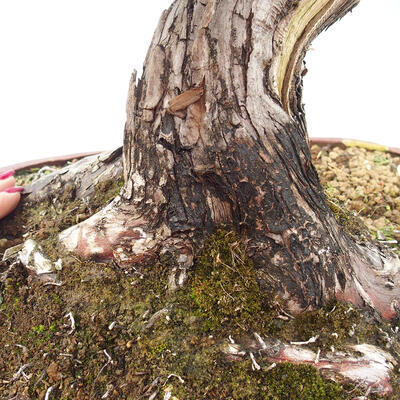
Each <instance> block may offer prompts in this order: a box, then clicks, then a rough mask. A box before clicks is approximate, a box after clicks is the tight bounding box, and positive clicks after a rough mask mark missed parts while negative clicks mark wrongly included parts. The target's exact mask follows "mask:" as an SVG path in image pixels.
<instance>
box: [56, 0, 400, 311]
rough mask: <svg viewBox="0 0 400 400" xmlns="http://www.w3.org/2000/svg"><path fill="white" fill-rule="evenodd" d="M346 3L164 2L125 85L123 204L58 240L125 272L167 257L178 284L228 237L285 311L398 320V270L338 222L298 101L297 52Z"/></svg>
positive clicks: (349, 0)
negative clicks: (367, 311) (243, 246)
mask: <svg viewBox="0 0 400 400" xmlns="http://www.w3.org/2000/svg"><path fill="white" fill-rule="evenodd" d="M357 3H358V1H357V0H317V1H310V0H297V1H282V0H246V1H244V0H239V1H223V2H221V1H216V0H210V1H207V2H202V1H189V0H177V1H175V2H174V3H173V4H172V5H171V7H170V8H169V9H168V10H167V11H164V13H163V14H162V16H161V19H160V21H159V24H158V26H157V29H156V31H155V33H154V37H153V40H152V43H151V46H150V48H149V51H148V54H147V57H146V60H145V64H144V72H143V75H142V77H141V78H140V79H139V80H138V81H137V80H136V73H133V75H132V79H131V82H130V87H129V95H128V102H127V121H126V126H125V136H124V144H123V174H124V179H125V184H124V186H123V188H122V190H121V192H120V195H119V196H118V197H117V198H116V199H115V200H114V201H113V202H112V203H111V204H110V205H109V206H107V207H106V208H105V209H103V210H102V211H100V212H99V213H97V214H95V215H94V216H92V217H91V218H89V219H87V220H86V221H84V222H82V223H80V224H78V225H75V226H72V227H71V228H69V229H67V230H66V231H64V232H63V233H62V234H61V235H60V237H59V240H60V242H61V243H62V244H63V245H64V246H66V247H67V249H69V250H70V251H73V252H76V253H78V254H80V255H81V256H84V257H92V256H95V257H98V258H114V259H115V260H116V262H118V263H122V264H135V263H149V264H151V261H152V260H154V258H156V257H157V255H158V254H160V253H164V252H169V253H170V254H173V256H174V258H175V260H176V265H177V266H178V268H176V269H174V273H175V274H176V276H175V278H176V280H177V281H180V282H182V280H184V279H183V278H182V277H181V275H182V274H183V276H184V271H185V270H186V269H188V268H190V267H191V265H192V263H193V258H194V256H195V254H196V252H197V251H198V249H200V248H201V246H202V244H203V242H204V240H205V239H206V238H207V237H208V236H209V235H210V234H211V233H212V232H214V231H215V230H216V229H217V228H218V227H220V226H229V227H231V228H233V229H234V230H236V231H237V232H238V233H240V234H241V235H242V236H243V237H245V238H246V240H247V241H248V246H247V248H248V253H249V254H248V255H249V256H251V258H252V259H253V261H254V264H255V266H256V268H257V279H258V284H259V285H260V287H261V289H262V290H273V291H275V292H277V293H278V294H279V295H280V297H281V298H282V299H283V301H284V302H285V303H286V307H287V309H288V310H290V311H291V312H300V311H302V310H306V309H312V308H317V307H320V306H322V305H323V304H325V303H326V302H327V301H328V300H331V299H338V300H340V301H346V302H351V303H353V304H355V305H357V306H363V305H368V306H370V307H372V308H374V309H375V310H376V311H378V313H379V314H380V315H381V316H382V317H384V318H388V319H390V318H393V317H395V316H396V315H397V305H398V300H399V299H400V288H399V284H398V282H399V280H398V279H399V274H398V268H399V266H400V264H399V261H398V259H397V258H396V257H394V256H392V255H390V254H388V253H386V252H383V250H382V249H379V248H377V247H374V245H372V244H368V245H366V244H360V243H356V242H355V241H353V240H352V239H351V238H350V237H349V236H348V235H347V234H346V233H345V232H344V230H343V228H342V227H341V226H339V225H338V223H337V222H336V220H335V218H334V216H333V214H332V212H331V210H330V209H329V207H328V206H327V204H326V202H325V198H324V194H323V190H322V187H321V185H320V183H319V180H318V176H317V173H316V171H315V169H314V167H313V165H312V162H311V154H310V149H309V144H308V136H307V128H306V123H305V114H304V109H303V105H302V97H301V96H302V75H303V59H304V56H305V53H306V50H307V48H308V46H309V45H310V43H311V41H312V40H313V39H314V38H315V37H316V36H317V35H318V34H319V33H320V32H321V31H323V30H324V29H326V28H328V27H329V26H330V25H331V24H333V23H334V22H335V21H337V20H338V19H339V18H341V17H343V16H344V15H345V14H346V13H347V12H348V11H349V10H351V9H352V8H353V7H354V6H355V5H356V4H357ZM111 165H113V164H111ZM111 168H112V166H111V167H108V170H109V173H112V172H110V169H111ZM106 169H107V168H106ZM89 176H90V175H89ZM71 179H72V178H71Z"/></svg>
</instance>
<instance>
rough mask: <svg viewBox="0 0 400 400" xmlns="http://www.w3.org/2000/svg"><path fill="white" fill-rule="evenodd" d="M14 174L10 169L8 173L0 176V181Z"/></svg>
mask: <svg viewBox="0 0 400 400" xmlns="http://www.w3.org/2000/svg"><path fill="white" fill-rule="evenodd" d="M14 174H15V171H14V170H13V169H10V170H8V171H6V172H3V173H2V174H0V179H1V180H3V179H7V178H9V177H10V176H13V175H14Z"/></svg>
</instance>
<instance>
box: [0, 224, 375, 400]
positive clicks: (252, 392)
mask: <svg viewBox="0 0 400 400" xmlns="http://www.w3.org/2000/svg"><path fill="white" fill-rule="evenodd" d="M44 245H46V243H44ZM59 255H60V254H58V256H59ZM62 257H63V259H64V268H63V270H62V271H61V272H60V276H59V278H60V280H62V282H64V283H63V285H62V286H61V287H56V286H43V285H42V284H41V283H40V282H37V281H32V280H31V279H30V278H28V277H27V276H26V274H25V272H24V270H22V269H18V268H17V269H16V270H15V271H14V274H13V275H12V276H11V277H10V278H9V279H7V280H6V282H5V283H4V285H3V286H2V288H1V296H2V304H1V305H0V359H1V360H2V365H1V367H0V371H1V374H2V377H4V380H5V381H7V380H8V381H11V380H12V377H13V375H14V374H15V373H16V372H17V370H18V368H19V367H20V366H21V365H24V364H30V365H29V367H28V368H27V369H26V373H27V374H30V375H31V378H30V380H29V381H26V380H25V379H24V378H23V377H20V378H19V379H16V380H15V381H14V382H11V383H0V391H1V392H2V393H4V394H5V395H12V394H13V393H20V394H21V393H25V394H26V395H28V396H31V397H33V398H41V397H43V396H44V393H45V391H46V390H47V389H48V387H49V386H51V385H52V386H54V388H55V389H54V392H53V393H54V395H55V397H54V398H65V399H85V398H89V397H90V396H92V398H100V397H101V396H102V395H104V393H106V392H107V391H108V390H109V398H113V399H138V398H140V397H141V396H143V395H145V398H146V397H150V395H151V394H153V393H155V392H156V391H157V390H159V391H160V393H159V395H158V397H156V398H162V397H163V395H164V394H165V393H166V391H170V392H171V394H172V396H175V397H176V398H177V399H210V400H211V399H213V400H215V399H221V400H222V399H243V400H244V399H249V398H251V399H280V400H282V399H304V400H305V399H350V398H353V397H354V396H355V394H357V393H359V394H361V393H362V390H361V389H360V390H358V389H357V390H355V391H353V392H351V394H350V393H348V391H349V390H350V389H354V388H348V387H343V386H342V385H339V384H336V383H333V382H332V381H329V380H326V379H325V378H323V377H322V376H321V375H320V373H319V372H318V371H317V370H316V369H315V368H313V367H312V366H306V365H292V364H288V363H285V364H281V365H278V366H277V367H275V368H274V369H272V370H270V371H266V367H267V366H268V363H267V362H266V361H265V360H263V359H262V358H261V357H259V356H257V360H258V362H259V364H260V365H261V366H262V370H261V371H253V370H252V367H251V361H250V359H249V357H248V356H245V357H244V358H242V359H238V360H236V361H229V360H228V358H227V357H226V356H225V355H224V354H223V352H222V351H221V348H222V347H223V344H224V343H226V341H227V338H228V336H229V335H231V337H233V338H234V339H235V341H237V342H240V341H241V340H245V339H246V337H247V338H248V337H249V336H251V335H252V332H254V331H257V332H258V333H259V334H260V335H262V336H263V337H267V336H270V337H271V336H272V337H276V338H281V339H282V340H287V339H290V340H306V339H308V338H309V337H310V336H314V335H316V334H317V333H318V334H320V336H321V340H322V341H321V342H320V343H318V345H319V346H320V347H323V346H329V345H335V346H338V345H339V341H347V342H349V341H350V342H351V341H354V343H355V342H357V341H358V340H360V339H361V337H362V339H363V340H364V339H367V340H370V341H373V342H376V330H374V329H372V330H371V329H370V330H368V331H365V332H364V331H362V332H361V330H360V328H359V327H360V326H363V324H364V323H365V324H367V322H368V321H364V320H363V317H361V316H360V315H359V314H358V313H357V312H356V311H350V312H349V306H346V305H336V308H335V309H332V308H333V307H332V308H330V309H323V310H319V311H315V312H312V313H305V314H303V315H302V316H300V317H297V318H295V319H290V320H288V321H284V320H282V319H280V318H279V316H280V307H279V304H278V303H277V302H276V300H275V298H274V296H273V294H263V293H261V292H260V290H259V289H258V285H257V282H256V280H255V271H254V269H253V266H252V263H251V261H249V260H248V259H247V258H246V256H245V246H244V244H243V243H242V242H241V241H240V239H239V238H238V236H237V235H236V234H234V233H232V232H227V231H218V232H216V233H215V234H214V235H213V236H212V237H210V238H209V240H208V241H207V242H206V244H205V246H204V249H203V251H202V252H201V254H200V255H199V257H198V258H197V259H196V263H195V267H194V269H193V270H192V272H191V273H190V276H189V281H188V284H187V286H186V287H185V288H184V289H181V290H179V291H177V292H175V293H173V294H171V293H169V292H168V288H167V282H168V275H169V273H170V271H171V268H172V266H173V260H172V259H169V258H168V257H164V258H162V259H160V260H158V262H157V263H156V264H155V265H154V266H152V267H151V268H149V267H147V268H145V267H143V268H142V269H141V270H136V269H125V270H120V269H117V268H115V267H113V266H112V265H105V264H98V263H94V262H90V261H89V262H88V261H83V260H80V259H78V258H76V257H75V256H72V255H67V254H62ZM160 310H163V312H161V313H160ZM69 313H72V315H73V317H74V319H75V322H76V328H75V330H73V331H72V330H71V321H70V318H69V317H68V314H69ZM155 315H159V318H157V319H154V316H155ZM152 320H153V323H152V324H150V323H149V321H152ZM363 321H364V322H363ZM353 324H356V325H357V327H356V328H354V332H353V334H352V336H350V335H349V334H348V332H349V330H350V329H352V328H353ZM332 330H335V331H336V332H337V333H338V339H335V338H333V339H332V337H331V335H330V333H331V331H332ZM361 333H362V334H363V335H365V336H361ZM339 339H340V340H339ZM17 345H18V346H17ZM105 351H106V352H107V354H108V355H109V356H110V357H111V359H112V361H111V362H110V363H108V364H107V365H106V363H107V360H108V358H107V356H106V353H105ZM104 365H106V367H104ZM50 366H51V368H50ZM103 367H104V368H103ZM171 374H172V375H171ZM181 379H182V380H183V381H184V383H182V381H181ZM164 383H165V385H164Z"/></svg>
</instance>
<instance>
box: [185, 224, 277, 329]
mask: <svg viewBox="0 0 400 400" xmlns="http://www.w3.org/2000/svg"><path fill="white" fill-rule="evenodd" d="M190 287H191V290H190V299H191V301H192V302H193V305H192V308H196V307H197V310H196V311H197V314H198V315H199V316H202V317H206V320H207V322H206V325H205V328H206V330H215V329H218V330H221V329H224V330H227V331H228V330H229V331H230V332H231V333H235V332H241V333H244V332H248V331H251V330H253V331H254V330H257V331H265V330H266V329H267V328H268V326H269V325H270V321H271V318H272V317H273V316H274V315H276V310H275V309H274V307H273V306H272V300H274V296H273V295H272V294H271V293H265V292H262V291H261V290H260V288H259V286H258V284H257V281H256V278H255V271H254V267H253V264H252V262H251V261H250V260H249V259H248V258H247V257H246V254H245V248H244V246H243V244H242V243H241V241H240V240H239V238H238V236H237V235H236V234H235V233H233V232H225V231H222V230H220V231H217V232H216V233H215V234H214V235H212V236H211V237H210V238H209V239H208V240H207V241H206V243H205V245H204V248H203V250H202V252H201V254H200V256H199V257H198V258H197V260H196V264H195V268H194V272H193V274H192V276H191V279H190ZM210 294H212V295H210Z"/></svg>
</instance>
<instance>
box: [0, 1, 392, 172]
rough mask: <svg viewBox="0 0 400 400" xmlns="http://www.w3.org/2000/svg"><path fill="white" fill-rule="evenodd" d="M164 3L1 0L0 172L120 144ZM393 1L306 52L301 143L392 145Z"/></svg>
mask: <svg viewBox="0 0 400 400" xmlns="http://www.w3.org/2000/svg"><path fill="white" fill-rule="evenodd" d="M170 3H172V0H151V1H147V2H139V1H137V0H114V1H110V0H69V1H66V0H64V1H63V0H35V1H32V0H2V1H1V2H0V37H1V39H0V135H1V136H0V138H1V142H0V167H1V166H5V165H10V164H14V163H17V162H22V161H27V160H32V159H37V158H43V157H49V156H55V155H64V154H70V153H77V152H83V151H97V150H108V149H113V148H115V147H118V146H119V145H121V143H122V137H123V126H124V122H125V101H126V96H127V90H128V83H129V79H130V75H131V72H132V70H133V69H134V68H136V69H137V70H138V72H139V74H140V71H141V69H142V63H143V61H144V57H145V54H146V51H147V48H148V46H149V44H150V41H151V37H152V34H153V32H154V30H155V27H156V24H157V22H158V18H159V16H160V14H161V12H162V10H163V9H165V8H168V6H169V5H170ZM399 20H400V1H399V0H380V1H377V0H362V1H361V4H360V5H359V6H358V7H356V9H355V10H354V11H353V13H352V14H350V15H347V16H346V17H345V18H344V19H343V20H342V21H340V22H338V23H337V24H335V25H334V26H333V27H332V28H331V29H329V30H328V31H327V32H325V33H323V34H322V35H320V37H319V38H318V39H317V40H316V41H315V42H314V44H313V45H312V50H311V51H310V52H309V55H308V56H307V66H308V69H309V73H308V75H307V76H306V79H305V89H304V90H305V93H304V102H305V103H306V111H307V120H308V128H309V133H310V136H312V137H316V136H325V137H350V138H358V139H363V140H369V141H374V142H378V143H382V144H389V145H395V146H398V147H400V135H399V133H400V132H399V124H398V123H397V115H398V114H399V106H400V104H399V99H398V93H400V79H399V71H400V55H399V44H398V42H399V39H400V34H399V31H400V30H399V26H398V21H399Z"/></svg>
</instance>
